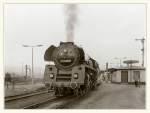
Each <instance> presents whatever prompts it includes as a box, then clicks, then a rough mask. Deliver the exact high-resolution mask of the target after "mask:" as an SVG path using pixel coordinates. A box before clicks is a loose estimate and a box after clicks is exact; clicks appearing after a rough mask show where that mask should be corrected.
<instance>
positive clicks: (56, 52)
mask: <svg viewBox="0 0 150 113" xmlns="http://www.w3.org/2000/svg"><path fill="white" fill-rule="evenodd" d="M44 59H45V61H53V62H54V63H55V65H56V67H57V68H59V69H65V70H70V69H71V68H72V67H73V66H75V65H78V64H81V63H82V61H84V51H83V49H82V48H79V47H78V46H76V45H75V44H74V43H73V42H60V45H59V46H58V47H55V46H53V45H52V46H50V47H49V48H48V49H47V50H46V52H45V55H44Z"/></svg>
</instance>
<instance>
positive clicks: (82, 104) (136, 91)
mask: <svg viewBox="0 0 150 113" xmlns="http://www.w3.org/2000/svg"><path fill="white" fill-rule="evenodd" d="M65 108H66V109H144V108H145V86H141V87H140V88H138V87H135V86H134V85H120V84H111V83H103V84H102V85H101V86H99V87H98V88H97V89H96V90H94V91H92V92H90V93H89V94H88V95H86V96H84V97H82V98H80V99H78V100H77V101H76V102H75V101H74V103H72V104H68V106H66V107H65Z"/></svg>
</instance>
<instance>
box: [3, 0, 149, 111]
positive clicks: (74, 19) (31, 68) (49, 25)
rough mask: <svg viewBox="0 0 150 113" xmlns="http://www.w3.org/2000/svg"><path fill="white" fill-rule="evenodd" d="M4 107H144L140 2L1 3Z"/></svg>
mask: <svg viewBox="0 0 150 113" xmlns="http://www.w3.org/2000/svg"><path fill="white" fill-rule="evenodd" d="M3 8H4V17H3V20H4V26H3V28H4V42H3V43H4V74H5V75H4V109H100V110H101V109H110V110H111V109H140V110H141V109H142V110H143V109H146V84H147V83H146V70H147V68H146V66H147V61H146V49H147V48H146V41H147V38H146V35H147V34H146V25H147V22H146V19H147V15H146V13H147V12H146V9H147V7H146V5H145V4H142V3H141V4H133V3H132V4H131V3H126V4H119V3H118V4H117V3H112V4H111V3H110V4H90V3H88V4H80V3H78V4H77V3H66V4H52V3H51V4H50V3H49V4H40V3H38V4H30V3H26V4H21V3H18V4H17V3H5V4H4V7H3Z"/></svg>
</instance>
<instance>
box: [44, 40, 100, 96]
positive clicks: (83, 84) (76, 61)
mask: <svg viewBox="0 0 150 113" xmlns="http://www.w3.org/2000/svg"><path fill="white" fill-rule="evenodd" d="M44 60H45V61H46V62H49V63H48V64H46V65H45V71H44V83H45V86H46V87H47V88H48V89H52V90H54V92H55V95H56V96H64V95H67V94H73V95H75V96H81V95H84V94H86V93H87V92H89V91H90V90H92V89H95V88H96V86H97V81H98V77H99V76H100V68H99V65H98V63H97V61H96V60H94V59H93V58H91V57H89V56H88V55H87V54H86V53H85V51H84V50H83V48H82V47H79V46H77V45H76V44H74V42H60V45H59V46H58V47H56V46H54V45H51V46H50V47H49V48H47V49H46V51H45V54H44Z"/></svg>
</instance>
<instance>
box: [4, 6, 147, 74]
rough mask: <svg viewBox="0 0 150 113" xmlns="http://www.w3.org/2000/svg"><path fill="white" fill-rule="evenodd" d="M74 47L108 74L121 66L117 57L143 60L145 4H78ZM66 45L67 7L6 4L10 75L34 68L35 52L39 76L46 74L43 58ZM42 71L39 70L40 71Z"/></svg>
mask: <svg viewBox="0 0 150 113" xmlns="http://www.w3.org/2000/svg"><path fill="white" fill-rule="evenodd" d="M74 34H75V38H74V42H75V43H76V44H77V45H80V46H82V47H83V48H84V49H85V51H86V52H87V53H88V54H89V55H90V56H91V57H93V58H94V59H95V60H97V61H98V63H99V65H100V67H101V68H102V69H103V68H104V66H105V63H106V62H109V63H110V66H117V65H119V64H118V63H119V60H117V59H114V58H115V57H118V58H122V60H123V58H124V57H127V59H135V60H140V62H141V51H140V49H141V47H142V46H141V43H140V42H136V41H135V40H134V39H135V38H143V36H145V35H146V9H145V5H143V4H78V22H77V24H76V26H75V33H74ZM60 41H66V29H65V13H64V5H63V4H6V5H5V7H4V44H5V45H4V58H5V70H6V71H14V72H17V71H18V72H21V71H22V65H25V64H28V65H31V48H24V47H22V45H23V44H27V45H37V44H43V45H44V46H43V47H39V48H34V66H35V73H39V72H40V73H41V74H42V73H43V70H44V66H45V63H44V58H43V56H44V52H45V50H46V49H47V48H48V47H49V46H50V45H52V44H54V45H59V42H60ZM37 68H38V70H37Z"/></svg>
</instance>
